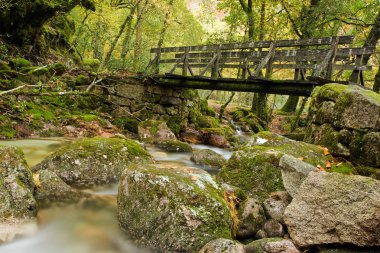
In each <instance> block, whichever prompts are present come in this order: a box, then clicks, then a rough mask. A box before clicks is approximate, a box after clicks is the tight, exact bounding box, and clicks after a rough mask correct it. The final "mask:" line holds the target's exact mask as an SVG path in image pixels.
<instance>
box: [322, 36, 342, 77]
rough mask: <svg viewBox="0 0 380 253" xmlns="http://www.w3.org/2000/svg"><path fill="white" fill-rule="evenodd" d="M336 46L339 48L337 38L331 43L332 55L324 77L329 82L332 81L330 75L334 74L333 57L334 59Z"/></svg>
mask: <svg viewBox="0 0 380 253" xmlns="http://www.w3.org/2000/svg"><path fill="white" fill-rule="evenodd" d="M338 46H339V37H335V38H334V39H333V41H332V43H331V50H332V55H331V58H330V60H329V63H328V65H327V71H326V75H325V78H326V79H329V80H331V79H332V75H333V72H334V63H335V57H336V52H337V50H338Z"/></svg>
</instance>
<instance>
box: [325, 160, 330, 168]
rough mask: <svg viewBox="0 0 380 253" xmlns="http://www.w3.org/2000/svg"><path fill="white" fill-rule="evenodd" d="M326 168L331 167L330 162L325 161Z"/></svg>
mask: <svg viewBox="0 0 380 253" xmlns="http://www.w3.org/2000/svg"><path fill="white" fill-rule="evenodd" d="M326 168H327V169H330V168H331V163H330V162H329V161H327V162H326Z"/></svg>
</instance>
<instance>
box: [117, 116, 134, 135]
mask: <svg viewBox="0 0 380 253" xmlns="http://www.w3.org/2000/svg"><path fill="white" fill-rule="evenodd" d="M113 124H115V125H116V126H118V127H119V128H121V129H123V130H127V131H129V132H131V133H135V134H137V133H138V125H139V121H138V120H136V119H133V118H126V117H121V118H117V119H116V120H114V121H113Z"/></svg>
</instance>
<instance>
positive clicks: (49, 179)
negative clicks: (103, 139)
mask: <svg viewBox="0 0 380 253" xmlns="http://www.w3.org/2000/svg"><path fill="white" fill-rule="evenodd" d="M34 180H35V183H36V188H35V198H36V200H37V202H38V207H39V208H47V207H51V206H53V205H58V206H62V205H68V204H74V203H77V202H79V201H80V200H82V199H86V198H90V197H91V194H89V193H85V192H81V191H79V190H76V189H74V188H72V187H71V186H69V185H68V184H66V183H65V182H64V181H63V180H62V179H61V178H59V177H58V176H57V175H56V174H55V173H54V172H53V171H50V170H41V171H39V172H38V173H37V174H35V175H34Z"/></svg>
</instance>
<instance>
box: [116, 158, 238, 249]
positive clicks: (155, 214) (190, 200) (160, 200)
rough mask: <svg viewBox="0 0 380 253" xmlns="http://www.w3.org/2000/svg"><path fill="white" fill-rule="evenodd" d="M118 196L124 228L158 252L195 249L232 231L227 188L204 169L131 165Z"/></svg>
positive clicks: (120, 219) (132, 237) (141, 243)
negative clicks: (223, 189) (216, 181)
mask: <svg viewBox="0 0 380 253" xmlns="http://www.w3.org/2000/svg"><path fill="white" fill-rule="evenodd" d="M117 198H118V216H119V222H120V225H121V227H122V228H123V229H124V230H125V231H126V233H127V234H128V236H129V237H130V238H131V239H133V240H134V241H135V242H137V243H138V244H139V245H142V246H145V247H147V248H150V249H152V250H154V251H155V252H196V251H197V250H199V249H200V248H201V247H202V246H203V245H205V244H206V243H208V242H210V241H212V240H214V239H217V238H227V239H229V238H230V236H231V235H230V213H229V210H228V207H227V204H226V203H225V201H224V198H223V192H222V190H221V188H220V187H219V186H218V185H217V184H216V183H215V182H214V180H213V179H212V177H211V176H210V175H209V174H208V173H207V172H205V171H203V170H200V169H195V168H175V169H173V168H167V167H164V165H162V166H161V167H160V165H148V166H147V165H144V166H143V165H132V166H129V167H128V169H126V170H125V171H124V173H123V175H122V177H121V180H120V186H119V193H118V197H117Z"/></svg>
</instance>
